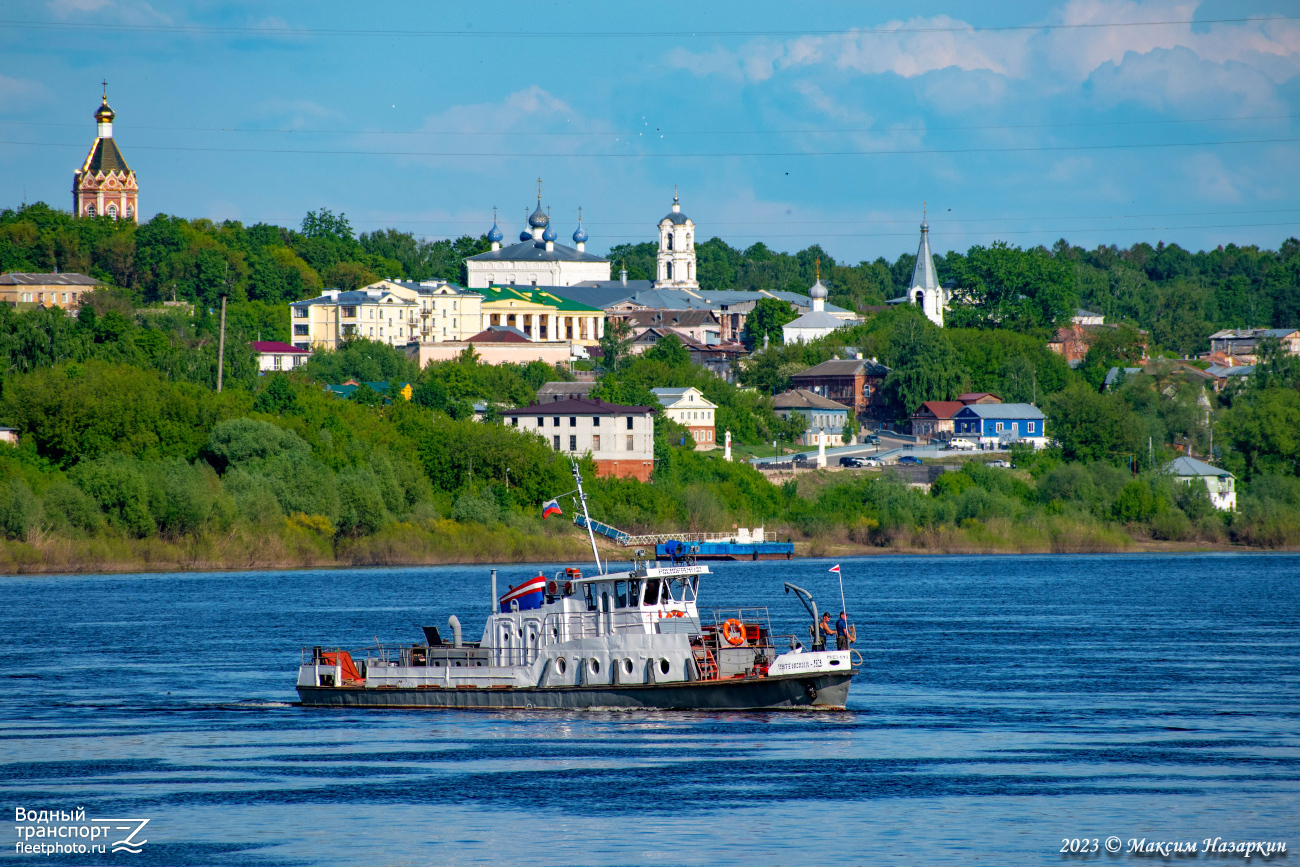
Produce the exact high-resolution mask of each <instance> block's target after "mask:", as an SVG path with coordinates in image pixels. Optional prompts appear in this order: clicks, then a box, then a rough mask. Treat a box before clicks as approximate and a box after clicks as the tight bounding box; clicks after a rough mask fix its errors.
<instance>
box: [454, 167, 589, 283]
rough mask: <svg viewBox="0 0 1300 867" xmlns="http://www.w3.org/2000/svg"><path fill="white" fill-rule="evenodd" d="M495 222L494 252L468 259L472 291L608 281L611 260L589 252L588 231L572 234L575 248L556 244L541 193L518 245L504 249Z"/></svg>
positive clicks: (580, 217)
mask: <svg viewBox="0 0 1300 867" xmlns="http://www.w3.org/2000/svg"><path fill="white" fill-rule="evenodd" d="M504 237H505V236H504V234H503V233H502V231H501V229H500V227H499V226H498V225H497V223H496V221H495V220H494V221H493V222H492V228H491V230H490V231H489V232H488V235H487V238H488V241H490V242H491V244H492V249H491V250H489V251H488V252H486V253H479V254H478V255H477V256H470V257H469V258H467V259H466V260H465V270H466V272H467V275H466V277H467V279H466V282H467V283H468V284H469V286H468V287H467V288H470V289H486V288H487V287H488V286H491V285H493V284H496V285H498V286H572V285H573V284H574V283H581V282H583V281H584V280H609V260H608V259H604V258H602V257H600V256H594V255H592V254H591V253H588V252H587V230H586V229H584V228H582V212H581V210H579V212H578V228H577V229H576V230H574V233H573V246H572V247H569V246H567V245H565V244H557V243H556V239H557V238H558V237H559V235H558V233H557V232H556V231H555V228H554V227H553V226H552V225H551V217H550V215H549V214H548V213H546V211H544V210H542V193H541V190H540V189H539V190H538V193H537V210H535V211H533V213H532V215H531V216H530V217H529V218H528V228H527V229H525V230H524V231H522V232H520V233H519V243H517V244H508V245H506V246H502V243H501V242H502V240H503V239H504Z"/></svg>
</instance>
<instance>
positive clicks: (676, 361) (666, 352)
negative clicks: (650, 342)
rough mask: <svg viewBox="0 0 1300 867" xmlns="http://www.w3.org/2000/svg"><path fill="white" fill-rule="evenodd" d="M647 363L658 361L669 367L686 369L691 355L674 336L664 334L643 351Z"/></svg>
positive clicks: (679, 339)
mask: <svg viewBox="0 0 1300 867" xmlns="http://www.w3.org/2000/svg"><path fill="white" fill-rule="evenodd" d="M645 358H646V360H647V361H658V362H660V363H662V364H666V365H668V366H669V367H688V366H690V363H691V354H690V352H688V351H687V349H686V346H685V344H683V343H682V341H681V338H679V337H678V336H677V335H676V334H665V335H664V336H663V337H661V338H659V340H658V341H656V342H655V345H654V346H652V347H650V348H649V349H647V350H646V351H645Z"/></svg>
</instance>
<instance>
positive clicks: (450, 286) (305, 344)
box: [289, 280, 483, 349]
mask: <svg viewBox="0 0 1300 867" xmlns="http://www.w3.org/2000/svg"><path fill="white" fill-rule="evenodd" d="M482 300H483V296H482V295H481V294H479V293H477V292H469V291H467V290H465V289H464V288H462V287H460V286H457V285H456V284H454V283H447V282H445V281H438V280H426V281H423V282H420V283H414V282H411V281H408V280H380V281H379V282H378V283H374V284H372V285H370V286H367V287H365V288H364V289H357V290H355V291H350V292H344V291H341V290H338V289H326V290H325V291H324V292H322V293H321V295H320V297H319V298H311V299H308V300H306V301H297V302H294V303H293V304H290V305H289V311H290V313H289V317H290V325H291V328H292V331H293V345H294V346H296V347H298V348H299V349H316V348H323V349H337V348H338V347H339V345H340V344H342V343H343V342H344V341H346V340H348V339H350V338H353V337H364V338H366V339H368V340H377V341H379V342H380V343H387V344H388V345H390V346H406V345H408V344H411V343H441V342H444V341H456V340H464V339H465V338H467V337H473V336H474V335H475V334H478V333H479V331H481V330H482V329H481V328H480V327H479V323H480V318H481V316H480V312H479V304H480V302H482Z"/></svg>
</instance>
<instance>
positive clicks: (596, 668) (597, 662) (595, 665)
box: [591, 659, 600, 674]
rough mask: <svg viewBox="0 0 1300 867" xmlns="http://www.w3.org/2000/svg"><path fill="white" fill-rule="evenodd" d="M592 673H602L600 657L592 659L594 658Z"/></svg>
mask: <svg viewBox="0 0 1300 867" xmlns="http://www.w3.org/2000/svg"><path fill="white" fill-rule="evenodd" d="M591 673H592V674H600V660H599V659H592V660H591Z"/></svg>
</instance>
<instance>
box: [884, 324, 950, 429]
mask: <svg viewBox="0 0 1300 867" xmlns="http://www.w3.org/2000/svg"><path fill="white" fill-rule="evenodd" d="M887 361H888V362H889V364H890V366H891V369H890V371H889V376H887V377H885V385H884V388H885V393H886V395H888V396H889V398H890V400H891V401H892V402H893V403H894V405H895V412H897V413H899V414H901V415H911V414H912V413H913V412H915V411H916V409H917V408H918V407H919V406H920V405H921V404H922V403H924V402H925V401H927V400H952V399H954V398H955V397H957V395H959V394H961V393H962V392H963V391H964V390H965V389H966V375H965V373H964V372H963V371H962V369H961V363H960V359H959V358H958V357H957V353H956V351H955V350H954V349H953V348H952V344H951V343H949V342H948V338H947V337H945V336H944V334H943V332H941V331H940V330H939V329H938V328H935V327H934V326H933V325H931V324H930V322H929V321H928V320H926V319H924V318H923V317H921V316H911V317H908V318H907V319H906V320H904V321H903V322H901V323H899V324H898V325H897V326H896V327H895V329H894V336H893V337H892V338H891V339H890V341H889V355H888V357H887Z"/></svg>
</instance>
